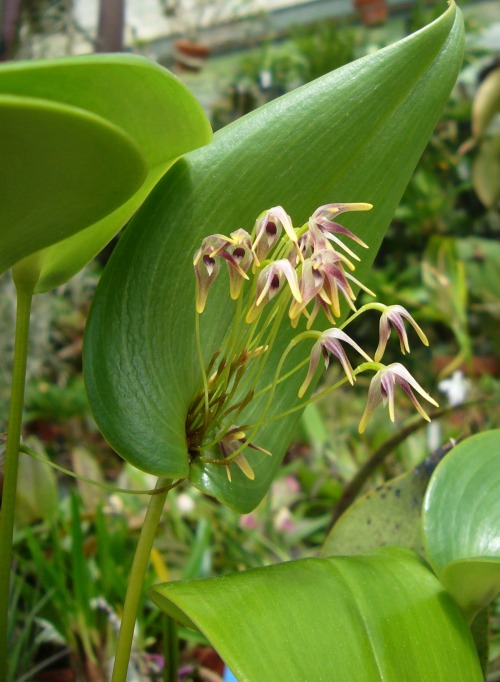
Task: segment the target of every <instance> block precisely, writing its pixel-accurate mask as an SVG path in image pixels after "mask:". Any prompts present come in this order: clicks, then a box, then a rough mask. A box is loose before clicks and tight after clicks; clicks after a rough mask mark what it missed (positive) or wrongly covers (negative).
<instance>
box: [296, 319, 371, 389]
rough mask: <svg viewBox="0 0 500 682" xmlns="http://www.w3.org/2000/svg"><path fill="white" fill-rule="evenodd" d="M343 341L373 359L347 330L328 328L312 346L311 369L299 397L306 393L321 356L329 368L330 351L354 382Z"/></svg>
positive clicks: (350, 380) (369, 359) (351, 382)
mask: <svg viewBox="0 0 500 682" xmlns="http://www.w3.org/2000/svg"><path fill="white" fill-rule="evenodd" d="M342 342H344V343H348V344H350V345H351V346H352V347H353V348H354V349H355V350H357V351H358V353H360V355H362V356H363V357H364V358H365V360H367V362H371V361H372V360H371V358H370V356H369V355H367V354H366V353H365V351H364V350H363V349H362V348H360V346H358V344H357V343H356V342H355V341H354V340H353V339H351V337H350V336H348V335H347V334H346V333H345V332H343V331H341V330H340V329H327V330H326V331H324V332H323V333H322V334H321V335H320V336H319V338H318V340H317V341H316V343H315V344H314V346H313V348H312V351H311V358H310V361H309V370H308V372H307V376H306V378H305V380H304V383H303V384H302V386H301V387H300V389H299V394H298V395H299V398H302V396H303V395H304V393H305V392H306V391H307V389H308V387H309V384H310V383H311V381H312V378H313V376H314V373H315V371H316V368H317V367H318V364H319V361H320V358H321V356H323V358H324V361H325V369H328V365H329V364H330V353H331V354H332V355H334V356H335V357H336V358H337V359H338V360H339V362H340V364H341V365H342V369H343V370H344V373H345V375H346V377H347V379H348V380H349V383H350V384H351V385H352V384H354V380H355V376H354V373H353V369H352V366H351V363H350V362H349V358H348V357H347V354H346V352H345V350H344V347H343V346H342Z"/></svg>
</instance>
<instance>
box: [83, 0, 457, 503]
mask: <svg viewBox="0 0 500 682" xmlns="http://www.w3.org/2000/svg"><path fill="white" fill-rule="evenodd" d="M462 49H463V26H462V20H461V16H460V13H459V12H458V11H457V9H456V7H455V6H454V5H452V6H451V7H450V8H449V9H448V11H447V12H445V13H444V14H443V16H442V17H441V18H440V19H438V20H437V21H436V22H434V23H433V24H431V25H429V26H428V27H426V28H425V29H424V30H422V31H420V32H418V33H416V34H414V35H413V36H411V37H409V38H408V39H406V40H403V41H401V42H400V43H397V44H395V45H393V46H390V47H388V48H386V49H384V50H381V51H380V52H378V53H377V54H375V55H370V56H368V57H366V58H364V59H361V60H359V61H357V62H354V63H353V64H350V65H348V66H346V67H344V68H342V69H339V70H338V71H336V72H334V73H332V74H329V75H327V76H325V77H323V78H321V79H319V80H317V81H314V82H313V83H311V84H309V85H307V86H305V87H303V88H300V89H298V90H296V91H294V92H292V93H290V94H289V95H286V96H285V97H283V98H280V99H279V100H276V101H274V102H271V103H270V104H269V105H267V106H265V107H263V108H262V109H260V110H258V111H256V112H254V113H252V114H250V115H249V116H245V117H244V118H242V119H240V120H239V121H237V122H236V123H234V124H232V125H230V126H228V127H227V128H225V129H223V130H222V131H220V132H219V133H218V134H217V135H216V136H215V137H214V140H213V143H212V144H211V145H209V146H207V147H206V148H204V149H201V150H197V151H195V152H192V153H191V154H189V155H187V156H186V157H184V158H183V159H182V160H181V161H179V162H178V163H177V164H176V165H175V166H174V167H173V168H172V169H171V170H170V171H169V172H168V174H167V175H166V176H165V178H164V179H163V181H162V182H160V183H159V185H158V186H157V187H156V188H155V190H154V192H153V193H152V195H151V196H150V197H149V199H148V201H147V202H146V204H145V205H144V206H143V207H142V209H141V211H140V212H139V213H138V214H137V215H136V216H135V217H134V220H133V221H132V223H131V224H130V226H129V227H128V228H127V230H126V233H125V235H124V238H123V239H122V240H120V244H119V245H118V248H117V250H116V251H115V253H114V255H113V258H112V259H111V261H110V263H109V265H108V267H107V269H106V271H105V273H104V276H103V278H102V281H101V284H100V287H99V289H98V292H97V294H96V297H95V299H94V304H93V307H92V312H91V315H90V319H89V323H88V327H87V333H86V341H85V349H84V354H85V372H86V381H87V388H88V393H89V398H90V401H91V404H92V408H93V410H94V414H95V416H96V419H97V421H98V424H99V426H100V428H101V430H102V431H103V433H104V435H105V437H106V438H107V439H108V440H109V442H110V443H111V445H112V446H113V447H114V448H115V449H116V450H117V451H118V452H119V453H120V454H121V455H122V456H123V457H124V458H125V459H127V460H128V461H130V462H131V463H132V464H134V465H135V466H137V467H139V468H142V469H144V470H146V471H149V472H151V473H155V474H158V475H163V476H168V477H173V478H178V477H185V476H188V475H189V476H190V478H191V480H192V482H193V483H194V484H195V485H196V486H198V487H199V488H201V489H202V490H204V491H205V492H207V493H209V494H211V495H214V496H215V497H217V498H219V499H220V500H222V501H223V502H225V503H226V504H228V505H230V506H232V507H234V508H235V509H237V510H238V511H243V512H245V511H249V510H251V509H253V508H254V507H255V506H256V505H257V504H258V502H259V501H260V500H261V499H262V497H263V495H264V494H265V492H266V491H267V489H268V487H269V485H270V483H271V481H272V479H273V477H274V474H275V472H276V469H277V467H278V466H279V464H280V462H281V459H282V457H283V454H284V452H285V448H286V445H287V441H288V437H289V433H290V430H291V428H292V427H293V425H294V423H295V421H296V420H297V418H298V416H299V412H296V413H295V414H292V415H291V416H289V417H288V418H284V419H278V420H275V421H269V422H268V423H267V424H266V425H264V426H262V428H259V431H258V433H257V435H256V437H255V440H254V442H255V443H256V444H257V445H259V446H260V447H262V448H265V449H267V450H269V451H270V452H272V455H273V456H272V457H268V456H266V455H265V454H261V453H256V452H255V451H252V453H251V455H249V458H250V459H251V466H252V468H253V470H254V472H255V480H254V481H249V480H248V479H247V478H245V477H244V475H243V474H242V473H241V472H240V471H239V470H235V471H234V475H233V477H232V482H231V483H229V482H228V480H227V478H226V472H225V470H224V467H221V466H217V465H214V464H202V463H201V462H199V461H197V460H196V461H194V462H191V461H190V459H191V458H190V455H189V452H188V446H187V439H186V433H185V431H186V428H185V422H186V415H187V413H188V410H189V407H190V404H191V403H192V401H193V399H194V397H195V395H196V393H197V392H198V391H199V390H200V388H201V385H202V377H201V370H200V366H199V360H198V355H197V350H196V344H195V311H194V296H195V294H194V291H195V283H194V274H193V266H192V261H193V254H194V252H195V251H196V249H197V248H198V246H199V245H200V242H201V240H202V239H203V237H205V236H207V235H208V234H212V233H215V232H224V233H226V234H228V233H229V232H231V231H233V230H235V229H237V228H240V227H244V228H246V229H247V230H248V229H249V228H250V229H251V227H252V226H253V224H254V221H255V219H256V217H257V215H258V214H259V213H260V212H261V211H263V210H265V209H266V208H270V207H272V206H276V205H282V206H284V207H285V209H286V211H287V212H288V213H289V214H290V215H291V217H292V219H293V221H294V225H301V224H303V223H304V222H305V221H306V220H307V218H308V216H309V215H311V213H312V212H313V211H314V210H315V209H316V208H317V207H318V206H320V205H321V204H325V203H328V202H332V201H347V202H349V201H365V202H371V203H372V204H374V206H375V208H374V210H373V211H371V212H370V213H369V214H359V213H358V214H349V215H347V216H346V219H345V221H344V223H345V224H346V225H347V226H349V227H350V228H351V229H354V231H355V232H357V233H358V234H360V236H361V237H362V239H364V240H365V241H366V242H367V243H368V244H369V245H370V247H371V252H370V254H369V256H368V259H367V258H366V257H365V258H364V260H363V265H362V266H361V267H360V268H359V270H358V271H357V272H359V274H360V277H361V279H362V277H363V271H365V272H366V268H368V267H369V265H370V260H371V259H373V257H374V255H375V252H376V250H377V248H378V245H379V244H380V241H381V239H382V236H383V234H384V232H385V230H386V228H387V226H388V224H389V221H390V219H391V217H392V215H393V213H394V210H395V208H396V206H397V204H398V201H399V199H400V197H401V195H402V193H403V191H404V189H405V187H406V184H407V182H408V180H409V178H410V176H411V173H412V171H413V169H414V167H415V164H416V163H417V160H418V158H419V156H420V154H421V152H422V150H423V148H424V146H425V144H426V142H427V140H428V138H429V136H430V134H431V132H432V129H433V127H434V125H435V123H436V121H437V116H438V114H439V111H440V110H441V108H442V106H443V104H444V102H445V101H446V98H447V96H448V94H449V92H450V90H451V87H452V86H453V83H454V81H455V78H456V75H457V72H458V69H459V67H460V63H461V59H462ZM218 284H219V283H217V285H216V286H215V287H214V291H213V295H212V292H211V297H210V298H209V302H208V305H207V308H206V310H205V312H204V314H203V316H202V318H203V319H202V322H201V337H202V343H203V353H204V363H208V362H209V360H210V358H211V357H212V355H213V353H214V352H215V351H216V350H217V349H218V348H219V347H220V344H221V341H222V339H223V338H224V336H225V334H226V332H227V329H228V326H230V323H231V319H232V316H233V315H234V306H233V304H232V303H231V302H230V300H229V296H228V292H227V283H226V282H224V281H222V282H221V284H220V286H218ZM294 334H295V332H294V331H293V330H292V329H291V328H289V326H288V325H283V328H282V329H281V330H280V333H279V335H278V338H277V340H276V343H275V345H274V348H273V349H272V350H271V351H269V361H268V364H267V365H266V370H265V371H264V372H263V374H262V375H261V386H266V385H267V384H268V383H269V381H270V379H271V377H272V376H273V374H274V371H275V368H276V364H277V362H278V359H279V357H280V356H281V354H282V352H283V350H284V348H285V347H286V345H287V344H288V342H289V341H290V339H291V338H292V336H293V335H294ZM300 350H301V351H302V350H303V349H302V348H301V349H300ZM296 357H297V356H296ZM301 357H303V356H301ZM303 378H304V377H303V376H300V373H297V375H296V376H294V377H293V379H292V380H291V381H289V382H288V381H286V382H283V383H282V384H279V385H278V388H277V390H276V393H275V395H274V398H273V401H272V405H270V406H269V408H270V409H269V410H267V407H268V406H267V396H266V395H263V397H262V398H260V399H255V400H253V401H252V402H251V403H250V405H248V407H247V408H246V410H245V411H244V412H243V413H242V415H241V420H242V422H243V423H247V424H248V423H252V421H253V422H255V421H256V419H262V418H263V416H265V417H266V418H268V419H275V418H276V416H277V415H278V414H280V413H281V412H283V411H286V410H288V409H289V408H293V407H294V406H295V405H296V404H297V397H296V396H297V389H298V387H299V385H300V383H301V382H302V381H303ZM264 412H266V414H265V415H264Z"/></svg>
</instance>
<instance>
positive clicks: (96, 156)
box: [0, 95, 147, 271]
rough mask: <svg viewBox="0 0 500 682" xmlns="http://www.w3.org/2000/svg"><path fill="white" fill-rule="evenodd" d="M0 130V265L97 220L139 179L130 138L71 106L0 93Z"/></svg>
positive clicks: (142, 165)
mask: <svg viewBox="0 0 500 682" xmlns="http://www.w3.org/2000/svg"><path fill="white" fill-rule="evenodd" d="M0 131H1V136H2V137H1V146H2V153H1V156H0V203H1V206H2V228H1V230H0V271H4V270H6V269H7V268H9V267H10V266H11V265H12V264H13V263H15V262H16V261H18V260H19V259H20V258H22V257H23V256H25V255H26V254H27V253H29V252H30V251H33V250H35V249H36V248H40V247H43V246H46V245H48V244H51V243H52V242H54V241H56V240H59V239H62V238H64V237H66V236H67V235H68V234H71V232H73V231H75V230H81V229H82V228H84V227H86V226H87V225H88V224H89V223H92V222H94V221H96V220H98V219H100V218H102V216H103V215H105V214H106V213H108V212H109V211H110V210H114V209H115V208H116V207H117V206H119V204H121V203H122V202H124V201H126V200H127V199H128V198H129V197H130V195H131V194H133V193H134V192H136V191H137V188H138V187H140V185H141V183H142V182H143V181H144V179H145V177H146V173H147V167H146V162H145V159H144V157H143V155H142V153H141V150H140V149H139V148H138V147H137V145H136V144H135V142H134V141H133V140H132V139H131V138H130V137H129V136H128V135H127V134H126V133H124V132H123V131H122V130H121V129H120V128H118V127H116V126H115V125H113V124H112V123H110V122H108V121H106V120H105V119H103V118H101V117H99V116H96V115H95V114H93V113H90V112H85V111H83V110H81V109H79V108H77V107H73V106H68V105H62V104H59V103H57V104H54V103H53V102H50V101H47V100H43V99H34V98H32V97H20V96H13V95H0Z"/></svg>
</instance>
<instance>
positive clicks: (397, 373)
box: [359, 362, 439, 433]
mask: <svg viewBox="0 0 500 682" xmlns="http://www.w3.org/2000/svg"><path fill="white" fill-rule="evenodd" d="M396 384H397V385H398V386H400V387H401V388H402V389H403V391H404V392H405V393H406V395H407V396H408V397H409V398H410V400H411V401H412V403H413V405H414V407H415V409H416V410H417V412H418V413H419V414H420V416H421V417H423V418H424V419H426V420H427V421H430V418H429V415H428V414H427V413H426V412H425V410H424V409H423V407H422V406H421V405H420V403H419V402H418V400H417V398H416V397H415V394H414V393H413V390H412V389H414V390H415V391H416V392H417V393H419V394H420V395H421V396H422V398H425V400H427V401H428V402H429V403H431V405H434V406H435V407H439V405H438V403H437V402H436V401H435V400H434V399H433V398H431V396H430V395H429V394H428V393H426V392H425V391H424V389H423V388H422V387H421V386H420V384H419V383H417V381H416V380H415V379H414V378H413V377H412V375H411V374H410V372H409V371H408V370H407V369H406V368H405V367H403V365H402V364H401V363H399V362H394V363H392V364H391V365H387V367H383V368H382V369H381V370H379V371H378V372H377V373H376V374H375V376H374V377H373V379H372V380H371V383H370V388H369V389H368V400H367V404H366V408H365V411H364V413H363V416H362V417H361V421H360V423H359V432H360V433H363V431H364V430H365V429H366V425H367V423H368V421H369V419H370V417H371V415H372V414H373V412H374V411H375V409H376V408H377V407H378V406H379V405H380V403H384V404H385V403H387V404H388V406H389V417H390V419H391V421H392V422H393V421H394V386H395V385H396Z"/></svg>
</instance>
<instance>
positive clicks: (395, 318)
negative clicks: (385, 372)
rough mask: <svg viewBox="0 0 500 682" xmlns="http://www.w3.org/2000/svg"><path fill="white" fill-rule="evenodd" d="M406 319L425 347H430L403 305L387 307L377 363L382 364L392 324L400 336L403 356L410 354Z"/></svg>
mask: <svg viewBox="0 0 500 682" xmlns="http://www.w3.org/2000/svg"><path fill="white" fill-rule="evenodd" d="M405 319H406V320H408V322H409V323H410V324H411V326H412V327H413V329H414V330H415V331H416V332H417V334H418V336H419V338H420V340H421V341H422V343H423V344H424V346H428V345H429V341H428V340H427V337H426V335H425V334H424V332H423V331H422V329H421V328H420V327H419V326H418V324H417V323H416V322H415V320H414V319H413V317H412V316H411V315H410V313H409V312H408V311H407V310H406V308H403V306H401V305H390V306H387V307H386V309H385V310H384V311H383V313H382V315H381V317H380V325H379V342H378V347H377V350H376V351H375V356H374V358H375V362H380V359H381V358H382V356H383V354H384V351H385V348H386V346H387V341H388V340H389V337H390V335H391V324H392V326H393V327H394V329H395V330H396V332H397V334H398V336H399V345H400V347H401V352H402V353H403V355H404V354H405V353H409V352H410V345H409V343H408V335H407V333H406V329H405V324H404V320H405Z"/></svg>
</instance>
